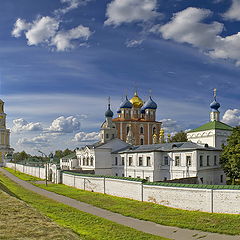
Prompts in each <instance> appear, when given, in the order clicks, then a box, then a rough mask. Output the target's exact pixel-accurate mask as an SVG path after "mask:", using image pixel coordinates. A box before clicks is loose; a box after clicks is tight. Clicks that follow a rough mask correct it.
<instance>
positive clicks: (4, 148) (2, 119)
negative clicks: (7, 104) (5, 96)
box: [0, 99, 13, 165]
mask: <svg viewBox="0 0 240 240" xmlns="http://www.w3.org/2000/svg"><path fill="white" fill-rule="evenodd" d="M6 116H7V114H6V113H5V112H4V102H3V101H2V100H1V99H0V165H3V163H4V160H5V159H6V158H5V155H6V154H8V153H12V152H13V149H12V148H10V130H9V129H7V128H6Z"/></svg>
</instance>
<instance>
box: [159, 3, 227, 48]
mask: <svg viewBox="0 0 240 240" xmlns="http://www.w3.org/2000/svg"><path fill="white" fill-rule="evenodd" d="M210 15H211V11H210V10H208V9H199V8H193V7H189V8H187V9H185V10H183V11H181V12H178V13H176V14H175V15H174V16H173V18H172V20H171V21H170V22H168V23H167V24H165V25H163V26H160V28H159V32H160V33H161V34H162V37H163V38H164V39H173V40H174V41H176V42H181V43H189V44H192V45H193V46H196V47H201V48H212V47H213V46H214V44H215V41H216V36H217V35H218V34H219V33H221V32H222V30H223V24H221V23H218V22H213V23H209V24H207V23H203V22H202V21H203V20H204V19H205V18H207V17H208V16H210Z"/></svg>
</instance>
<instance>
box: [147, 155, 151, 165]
mask: <svg viewBox="0 0 240 240" xmlns="http://www.w3.org/2000/svg"><path fill="white" fill-rule="evenodd" d="M147 166H148V167H150V166H151V158H150V157H147Z"/></svg>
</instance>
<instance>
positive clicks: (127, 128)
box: [127, 126, 129, 134]
mask: <svg viewBox="0 0 240 240" xmlns="http://www.w3.org/2000/svg"><path fill="white" fill-rule="evenodd" d="M128 133H129V126H127V134H128Z"/></svg>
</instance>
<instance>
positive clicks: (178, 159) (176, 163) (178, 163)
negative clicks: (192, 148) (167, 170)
mask: <svg viewBox="0 0 240 240" xmlns="http://www.w3.org/2000/svg"><path fill="white" fill-rule="evenodd" d="M175 166H180V157H179V156H175Z"/></svg>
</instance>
